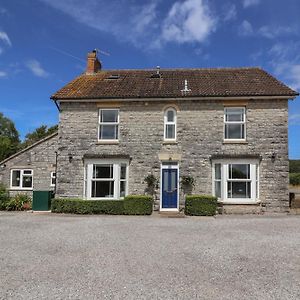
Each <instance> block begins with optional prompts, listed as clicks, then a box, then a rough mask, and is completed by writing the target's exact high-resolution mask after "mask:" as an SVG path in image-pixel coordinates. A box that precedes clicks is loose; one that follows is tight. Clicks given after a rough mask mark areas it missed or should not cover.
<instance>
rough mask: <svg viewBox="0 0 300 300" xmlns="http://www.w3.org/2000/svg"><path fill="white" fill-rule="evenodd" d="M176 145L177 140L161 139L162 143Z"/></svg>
mask: <svg viewBox="0 0 300 300" xmlns="http://www.w3.org/2000/svg"><path fill="white" fill-rule="evenodd" d="M170 144H171V145H177V144H178V142H177V141H167V140H165V141H163V145H170Z"/></svg>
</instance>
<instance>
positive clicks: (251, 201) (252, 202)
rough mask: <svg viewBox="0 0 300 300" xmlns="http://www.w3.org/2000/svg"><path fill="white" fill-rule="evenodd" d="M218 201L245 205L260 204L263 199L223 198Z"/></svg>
mask: <svg viewBox="0 0 300 300" xmlns="http://www.w3.org/2000/svg"><path fill="white" fill-rule="evenodd" d="M218 203H222V204H232V205H242V204H245V205H257V204H260V203H261V201H260V200H258V199H257V200H243V199H236V200H234V201H232V200H222V199H219V200H218Z"/></svg>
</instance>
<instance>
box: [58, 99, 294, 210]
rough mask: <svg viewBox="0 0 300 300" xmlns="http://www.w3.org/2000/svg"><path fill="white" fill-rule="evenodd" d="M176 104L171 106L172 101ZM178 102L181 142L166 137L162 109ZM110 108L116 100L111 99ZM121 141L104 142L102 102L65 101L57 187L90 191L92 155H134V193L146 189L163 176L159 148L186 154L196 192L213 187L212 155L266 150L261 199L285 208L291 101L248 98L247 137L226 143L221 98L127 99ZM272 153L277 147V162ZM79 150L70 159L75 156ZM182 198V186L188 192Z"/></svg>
mask: <svg viewBox="0 0 300 300" xmlns="http://www.w3.org/2000/svg"><path fill="white" fill-rule="evenodd" d="M169 104H170V105H169ZM168 106H175V107H177V109H178V111H177V142H176V143H164V141H163V131H164V124H163V115H164V110H165V108H166V107H168ZM107 107H109V106H107ZM118 107H119V108H120V138H119V143H118V144H110V145H107V144H101V143H99V142H98V139H97V135H98V107H97V104H96V103H61V110H62V111H61V113H60V125H59V136H60V140H59V156H58V170H57V176H58V185H57V193H58V195H59V196H61V197H83V190H84V167H83V166H84V164H83V156H84V155H86V154H89V155H91V154H95V155H97V154H98V155H99V154H102V155H103V154H104V155H105V154H115V155H129V156H130V157H131V158H132V160H131V162H130V167H129V193H130V194H142V193H144V191H145V187H146V186H145V183H144V182H143V179H144V177H145V176H146V175H147V174H149V173H153V174H154V175H155V176H157V177H158V178H159V176H160V160H159V158H158V156H159V154H168V155H170V154H171V155H172V154H179V155H181V161H179V167H180V170H179V172H180V175H191V176H193V177H194V178H195V181H196V186H195V189H194V191H193V192H194V193H206V194H211V193H212V179H211V178H212V167H211V160H210V158H211V156H212V155H218V154H219V155H223V154H224V155H253V154H255V155H259V156H260V157H261V161H260V178H259V181H260V200H261V205H262V207H263V208H265V209H268V210H272V211H286V210H288V205H289V194H288V148H287V128H288V127H287V126H288V125H287V120H288V106H287V101H286V100H249V101H248V104H247V143H243V144H226V143H224V142H223V126H224V125H223V120H224V119H223V113H224V103H223V102H222V101H204V100H198V101H197V100H183V101H175V102H173V103H170V101H169V102H167V101H161V102H159V101H148V102H146V101H136V102H122V103H120V105H119V106H118ZM272 153H275V154H276V157H275V160H274V161H272V159H271V157H272ZM70 155H71V156H72V160H71V162H70V160H69V156H70ZM181 199H182V193H181Z"/></svg>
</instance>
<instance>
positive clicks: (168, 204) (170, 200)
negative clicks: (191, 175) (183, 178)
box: [162, 169, 178, 208]
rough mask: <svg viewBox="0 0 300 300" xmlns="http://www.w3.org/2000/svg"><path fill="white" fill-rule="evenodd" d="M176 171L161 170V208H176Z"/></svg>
mask: <svg viewBox="0 0 300 300" xmlns="http://www.w3.org/2000/svg"><path fill="white" fill-rule="evenodd" d="M177 175H178V170H177V169H163V170H162V208H177V193H178V190H177V177H178V176H177Z"/></svg>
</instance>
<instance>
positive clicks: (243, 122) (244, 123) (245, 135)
mask: <svg viewBox="0 0 300 300" xmlns="http://www.w3.org/2000/svg"><path fill="white" fill-rule="evenodd" d="M230 109H242V110H243V121H227V120H226V111H227V110H230ZM246 123H247V122H246V107H245V106H226V105H225V106H224V122H223V141H224V142H229V143H230V142H233V143H234V142H246V140H247V130H246ZM229 124H237V125H244V132H243V133H244V137H243V138H240V139H230V138H226V133H225V131H226V125H229Z"/></svg>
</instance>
